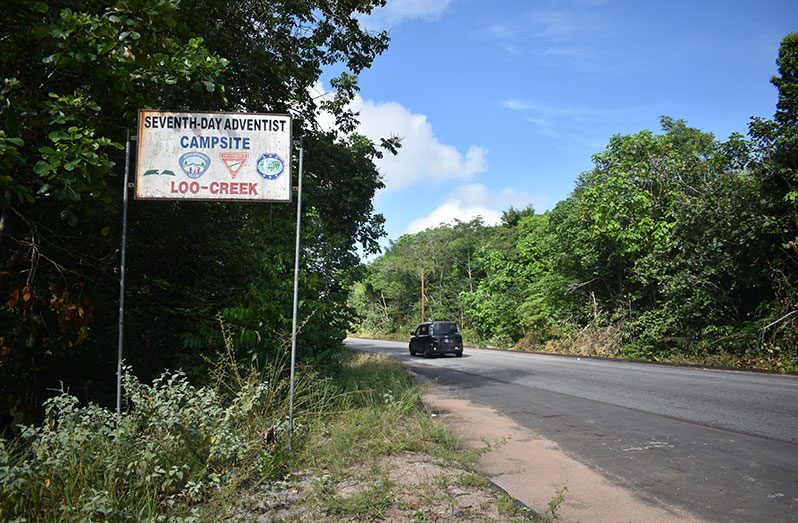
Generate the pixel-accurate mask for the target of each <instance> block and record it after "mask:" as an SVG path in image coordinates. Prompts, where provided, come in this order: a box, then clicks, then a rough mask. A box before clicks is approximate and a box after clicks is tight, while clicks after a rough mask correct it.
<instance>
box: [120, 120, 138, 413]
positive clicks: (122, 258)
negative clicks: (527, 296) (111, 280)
mask: <svg viewBox="0 0 798 523" xmlns="http://www.w3.org/2000/svg"><path fill="white" fill-rule="evenodd" d="M133 139H135V136H134V137H133ZM130 142H131V137H130V131H128V132H127V137H126V140H125V180H124V182H123V184H122V250H121V252H120V262H119V339H118V343H117V358H116V415H117V417H119V416H121V415H122V346H123V340H124V333H125V257H126V254H127V201H128V187H127V183H128V177H129V175H130Z"/></svg>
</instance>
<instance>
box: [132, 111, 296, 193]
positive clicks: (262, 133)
mask: <svg viewBox="0 0 798 523" xmlns="http://www.w3.org/2000/svg"><path fill="white" fill-rule="evenodd" d="M138 139H139V141H138V148H139V155H138V169H137V172H136V181H137V183H136V197H137V198H141V199H170V200H182V199H195V200H247V201H253V200H255V201H290V199H291V169H290V160H291V118H290V117H289V116H287V115H279V114H252V113H172V112H163V111H140V113H139V137H138Z"/></svg>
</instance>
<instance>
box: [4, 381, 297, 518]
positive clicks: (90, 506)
mask: <svg viewBox="0 0 798 523" xmlns="http://www.w3.org/2000/svg"><path fill="white" fill-rule="evenodd" d="M123 383H124V390H125V397H126V399H127V402H128V409H127V411H126V412H124V413H123V414H122V415H121V416H120V417H119V418H117V416H116V414H115V413H113V412H110V411H108V410H106V409H103V408H101V407H98V406H96V405H88V406H79V405H78V400H77V399H76V398H75V397H73V396H71V395H69V394H67V393H65V392H62V393H61V394H60V395H58V396H56V397H54V398H52V399H50V400H48V401H47V402H46V403H45V412H46V417H45V421H44V423H43V424H42V425H41V426H39V427H32V426H27V427H23V428H22V433H21V438H20V440H19V441H18V442H16V443H15V444H9V443H8V442H6V441H5V440H0V486H1V487H2V492H1V493H0V511H1V512H0V519H4V520H9V519H14V518H25V519H26V520H29V521H30V520H33V521H40V520H81V521H100V520H102V521H107V520H115V521H142V520H158V519H164V518H167V517H168V518H169V519H175V518H178V519H179V518H189V519H192V518H193V517H196V516H197V515H198V513H199V512H198V510H199V509H198V508H197V507H198V503H199V502H202V501H207V500H208V499H210V498H211V497H213V496H215V495H217V494H218V493H220V492H222V491H224V489H225V488H226V487H228V486H232V485H235V484H237V483H238V482H240V481H241V480H242V479H244V478H247V477H248V476H250V475H251V473H252V472H254V471H255V470H258V469H261V472H263V473H265V474H267V475H268V474H270V473H274V470H273V469H274V467H275V466H276V465H279V463H280V460H279V459H277V460H276V459H274V458H275V456H277V457H279V453H280V450H279V448H278V446H277V445H275V444H273V443H271V441H274V440H279V437H280V435H281V434H283V433H284V432H285V429H286V428H287V427H286V423H285V418H284V411H285V409H283V408H282V407H281V406H279V405H278V408H274V407H275V402H276V401H279V398H275V397H274V392H275V387H271V386H270V384H269V383H268V382H266V381H262V380H261V379H260V378H259V377H258V376H257V374H255V373H253V374H252V375H251V376H250V377H248V378H247V379H245V380H242V381H241V382H240V383H239V384H238V385H239V386H238V387H237V388H238V390H237V391H236V392H235V394H233V395H231V397H230V398H225V397H224V396H225V395H224V394H222V393H220V392H219V391H218V390H216V389H214V388H211V387H202V388H197V387H194V386H192V385H191V384H190V383H189V382H188V380H187V378H186V376H185V375H184V374H183V373H182V372H172V373H166V374H164V375H162V376H161V377H160V378H158V379H156V380H155V381H154V382H153V384H152V385H146V384H143V383H141V382H139V381H138V380H137V379H136V378H135V377H134V376H133V375H132V374H130V372H126V374H125V376H124V382H123ZM266 434H271V435H270V442H268V444H267V442H266V441H264V437H263V435H266ZM264 469H267V470H264ZM268 469H271V470H268Z"/></svg>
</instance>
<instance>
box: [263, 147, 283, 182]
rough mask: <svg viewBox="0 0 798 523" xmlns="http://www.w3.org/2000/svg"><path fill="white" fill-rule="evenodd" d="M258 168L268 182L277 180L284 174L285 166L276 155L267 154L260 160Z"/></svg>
mask: <svg viewBox="0 0 798 523" xmlns="http://www.w3.org/2000/svg"><path fill="white" fill-rule="evenodd" d="M256 168H257V170H258V174H260V175H261V177H263V178H265V179H266V180H276V179H277V178H279V177H280V175H281V174H283V170H284V169H285V164H284V163H283V160H282V159H281V158H280V157H279V156H277V155H276V154H270V153H267V154H264V155H263V156H261V157H260V158H259V159H258V163H257V165H256Z"/></svg>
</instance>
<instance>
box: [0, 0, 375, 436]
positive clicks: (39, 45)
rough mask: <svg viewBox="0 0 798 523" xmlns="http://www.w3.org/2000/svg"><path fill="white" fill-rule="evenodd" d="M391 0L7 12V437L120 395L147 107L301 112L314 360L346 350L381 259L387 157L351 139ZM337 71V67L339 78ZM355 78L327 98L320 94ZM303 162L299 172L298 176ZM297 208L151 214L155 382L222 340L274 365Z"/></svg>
mask: <svg viewBox="0 0 798 523" xmlns="http://www.w3.org/2000/svg"><path fill="white" fill-rule="evenodd" d="M382 3H384V2H383V1H382V0H348V1H346V2H339V1H330V0H299V1H293V2H269V1H264V0H251V1H246V2H222V1H218V0H203V1H200V2H182V1H180V0H116V1H112V2H100V1H95V0H52V1H47V2H43V1H38V2H31V1H20V0H2V2H0V4H1V5H2V12H3V16H2V18H0V35H2V37H0V69H2V72H3V80H2V85H0V325H2V328H0V425H2V426H7V425H8V424H10V423H13V422H18V421H20V420H29V419H30V418H31V416H32V415H34V414H35V412H36V409H37V407H38V406H39V405H41V403H42V401H43V399H44V398H45V397H46V395H47V394H49V393H48V392H47V391H48V389H57V388H59V383H63V385H64V386H65V387H67V388H69V389H70V391H71V392H72V393H73V394H76V395H77V396H79V397H80V398H81V399H93V400H97V401H106V402H110V401H112V400H113V397H114V394H113V382H114V368H115V365H114V359H115V353H116V348H115V346H116V331H117V306H118V305H117V304H118V290H117V289H118V288H117V282H118V279H119V274H118V266H119V257H118V253H119V246H120V228H121V195H122V183H121V174H122V170H123V166H124V153H123V150H122V149H123V144H124V142H125V137H126V132H127V131H128V130H133V131H134V130H135V129H134V126H135V121H136V112H137V110H138V109H141V108H162V109H168V110H182V111H197V110H234V111H256V112H281V113H285V112H288V113H291V114H292V115H293V116H294V124H295V128H294V135H295V136H296V137H299V136H302V135H303V136H304V138H305V167H306V169H305V175H306V179H305V188H306V190H305V208H306V209H307V216H306V220H305V222H304V225H305V226H304V231H303V234H304V244H305V245H306V246H307V247H306V249H305V250H304V253H303V254H304V256H303V273H302V285H301V288H302V296H301V297H300V298H301V300H302V305H301V315H302V316H303V318H304V320H303V322H304V323H303V331H302V336H303V341H304V342H307V343H305V344H304V345H303V346H304V347H314V349H313V350H315V351H316V352H318V351H323V350H325V349H326V348H329V347H330V346H332V345H333V344H334V342H335V340H338V339H340V337H341V336H342V335H343V333H344V331H345V328H346V325H347V323H348V320H349V318H348V316H347V312H346V309H345V307H343V304H344V303H345V299H346V295H347V292H348V288H349V286H350V285H351V282H352V279H353V278H354V271H355V270H356V268H357V266H358V257H357V255H356V246H357V244H361V245H362V246H363V248H364V250H365V251H366V252H371V251H373V250H374V249H375V248H376V239H377V238H378V237H379V236H380V235H381V234H382V217H381V216H379V215H377V214H375V213H374V212H373V207H372V203H371V199H372V196H373V194H374V192H375V191H376V190H377V189H379V188H380V187H381V186H382V185H381V181H380V177H379V174H378V172H377V170H376V168H375V166H374V163H373V160H374V159H375V158H376V157H377V156H378V155H380V154H382V153H381V149H378V148H377V147H376V146H375V145H374V144H373V143H371V142H370V141H368V140H366V139H364V138H362V137H360V136H357V135H353V134H351V133H350V131H351V130H352V124H353V122H354V118H355V115H353V114H351V113H349V112H348V111H347V110H346V102H347V100H349V99H350V98H351V97H352V96H353V94H354V92H355V91H356V89H357V82H356V75H357V74H358V73H359V72H360V71H362V70H363V69H364V68H367V67H369V65H370V64H371V62H372V60H373V59H374V58H375V57H376V56H377V55H379V54H380V53H381V52H382V51H383V50H384V49H385V48H386V45H387V40H388V38H387V35H386V34H385V33H372V32H369V31H366V30H365V29H363V28H362V26H361V25H360V23H359V21H358V19H359V18H358V17H359V16H361V15H363V14H366V13H369V12H370V11H371V10H372V9H373V8H374V7H376V6H379V5H381V4H382ZM336 64H337V65H336ZM329 65H336V67H337V68H338V69H340V70H343V71H344V72H343V73H342V74H341V76H340V77H339V78H337V79H334V80H333V81H332V83H333V87H334V89H335V95H334V96H332V97H330V98H329V99H328V100H327V101H326V102H324V103H322V104H319V105H323V106H324V108H325V109H326V110H327V111H329V112H331V113H332V114H333V115H335V116H336V118H337V119H338V123H339V127H338V128H339V129H340V132H338V133H328V132H322V131H319V130H318V127H317V126H316V125H315V120H314V118H315V114H316V112H317V103H316V101H315V100H314V99H313V95H312V92H311V87H312V86H313V85H314V83H315V82H317V81H318V79H319V77H320V75H321V71H322V68H323V67H325V66H329ZM293 163H294V165H296V164H297V162H293ZM295 219H296V216H295V207H294V206H293V205H286V204H241V203H233V204H225V205H222V204H211V203H196V202H188V203H164V202H136V201H133V202H131V206H130V227H129V244H128V245H129V248H128V298H127V299H128V301H127V317H126V327H125V328H126V334H127V336H126V357H127V360H128V362H129V363H130V364H131V365H132V367H133V369H134V370H135V372H136V373H137V374H138V375H140V376H142V377H143V378H145V379H149V378H151V377H153V376H156V375H158V374H159V373H160V371H161V370H163V369H165V368H177V367H182V368H183V369H184V370H186V372H188V373H189V375H190V376H193V377H197V376H202V374H203V372H202V371H203V367H204V366H205V363H204V362H205V359H204V357H205V356H206V355H207V354H208V353H209V352H211V351H213V350H214V349H215V347H218V346H220V345H221V335H220V332H219V327H218V319H219V318H221V320H222V321H223V322H224V323H226V324H227V325H229V326H230V327H231V329H233V332H234V334H235V336H236V338H237V341H238V344H237V346H238V348H239V350H240V352H241V354H239V356H240V357H244V358H247V359H268V358H271V357H273V356H274V351H275V350H278V348H279V347H280V346H281V342H283V341H284V340H285V338H286V336H287V332H288V331H289V329H290V316H291V283H292V278H291V273H292V266H293V231H294V226H295Z"/></svg>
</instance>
